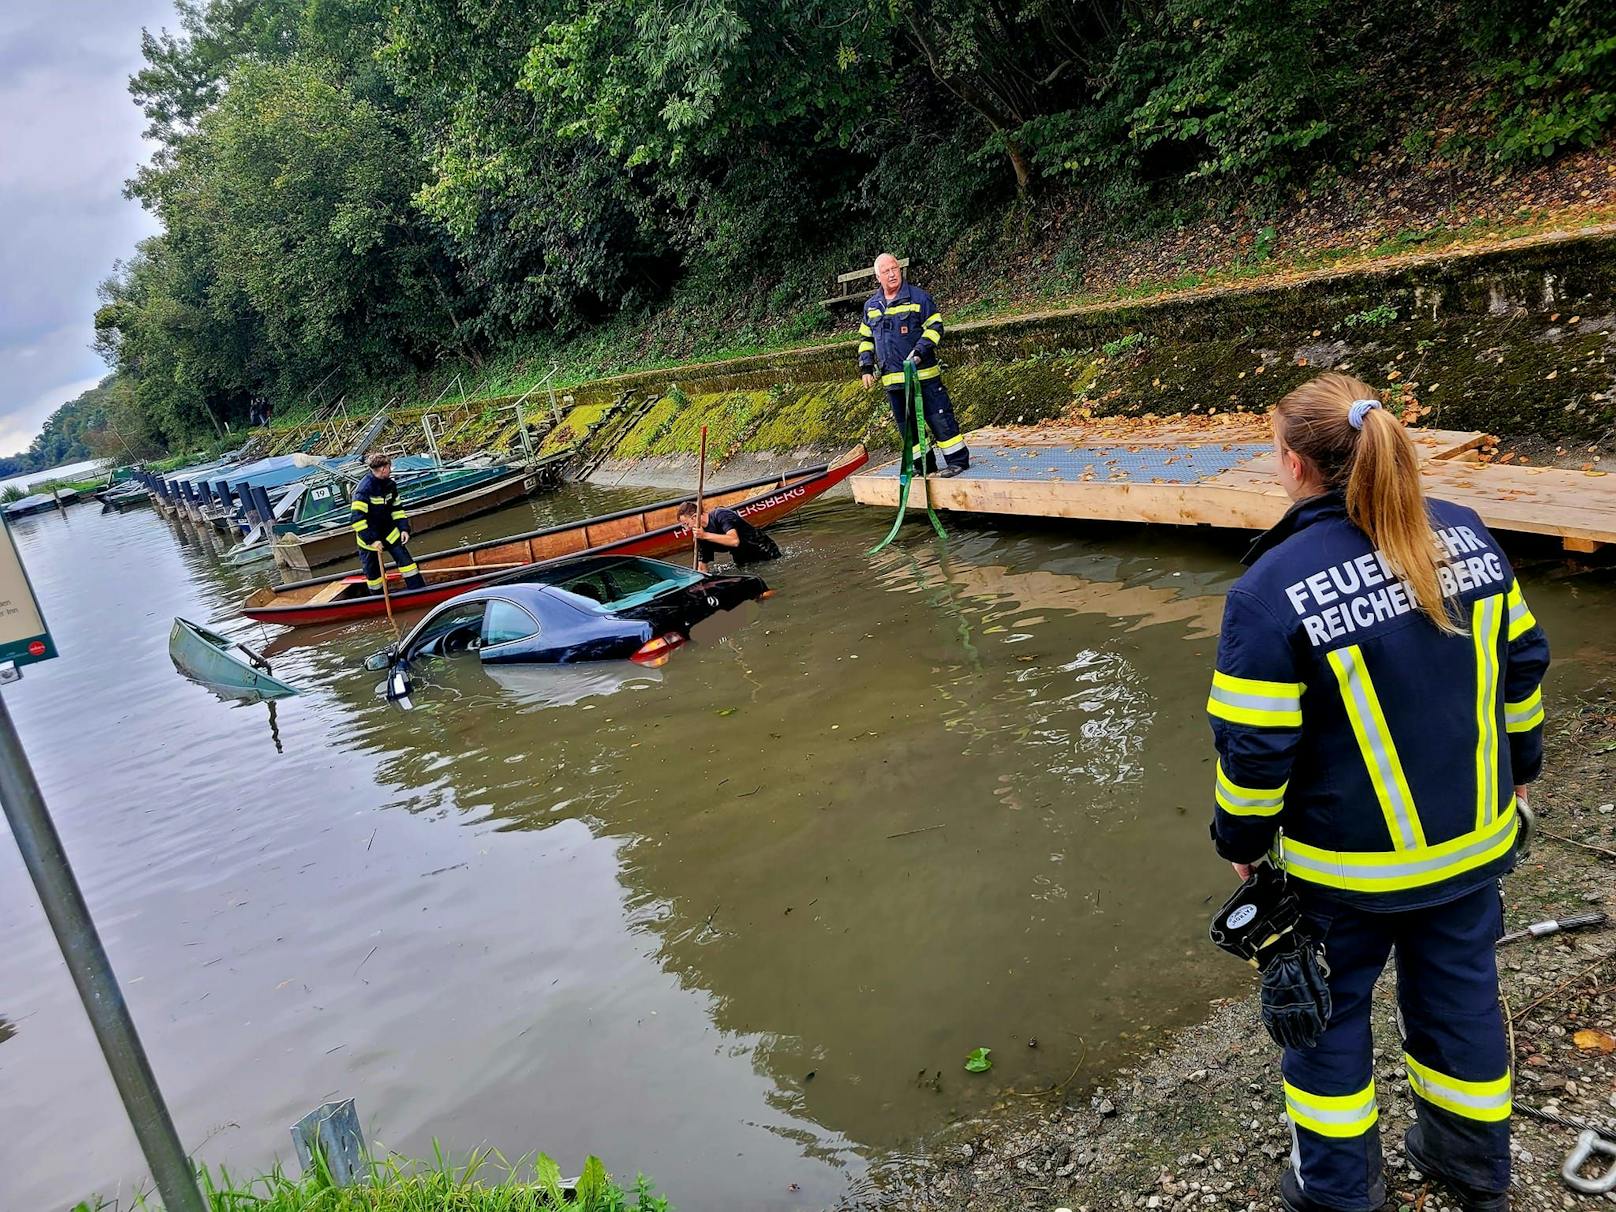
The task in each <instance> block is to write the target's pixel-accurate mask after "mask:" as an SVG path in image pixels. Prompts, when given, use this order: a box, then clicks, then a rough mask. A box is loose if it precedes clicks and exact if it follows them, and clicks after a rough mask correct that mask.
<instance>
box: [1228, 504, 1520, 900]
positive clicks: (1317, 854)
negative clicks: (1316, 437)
mask: <svg viewBox="0 0 1616 1212" xmlns="http://www.w3.org/2000/svg"><path fill="white" fill-rule="evenodd" d="M1429 508H1430V515H1431V521H1432V525H1433V527H1434V528H1435V530H1436V533H1437V538H1438V540H1439V541H1440V544H1441V546H1442V549H1443V553H1444V555H1445V558H1446V563H1445V564H1444V565H1442V566H1441V567H1440V576H1441V580H1442V586H1443V590H1444V592H1445V594H1446V595H1447V597H1448V600H1449V602H1450V604H1451V605H1452V606H1453V607H1454V619H1455V621H1456V622H1458V623H1459V624H1460V625H1461V626H1462V627H1463V628H1464V631H1463V633H1462V634H1459V635H1448V634H1444V633H1443V632H1442V631H1441V630H1439V629H1438V628H1437V627H1436V626H1435V625H1434V624H1433V623H1432V622H1431V621H1430V620H1429V619H1428V618H1427V617H1426V616H1425V615H1424V614H1422V613H1420V612H1419V611H1418V610H1417V609H1416V608H1415V605H1414V595H1413V594H1412V593H1411V592H1410V591H1409V590H1408V589H1407V588H1406V587H1405V586H1404V584H1403V583H1402V582H1401V581H1400V580H1399V579H1398V578H1397V577H1396V576H1395V575H1393V573H1392V571H1391V569H1390V568H1389V567H1388V565H1387V562H1386V560H1385V559H1384V557H1382V556H1381V554H1380V553H1379V552H1377V551H1376V550H1375V549H1374V548H1373V546H1372V545H1371V544H1370V542H1369V539H1368V537H1367V536H1366V535H1365V534H1364V533H1363V531H1361V530H1359V529H1358V528H1357V527H1356V526H1354V525H1353V524H1352V523H1351V521H1349V520H1348V518H1347V510H1346V504H1345V502H1344V500H1343V499H1342V497H1341V496H1340V495H1339V494H1334V493H1331V494H1326V495H1323V496H1318V497H1312V498H1310V499H1308V500H1305V501H1302V502H1300V503H1298V504H1297V505H1295V506H1294V507H1293V508H1292V509H1291V511H1290V512H1289V513H1287V514H1286V515H1285V517H1284V518H1283V519H1282V520H1281V521H1280V523H1279V524H1278V525H1277V526H1275V527H1274V529H1273V530H1271V531H1269V532H1268V533H1267V534H1266V535H1264V536H1263V537H1262V538H1260V539H1259V540H1258V541H1257V543H1256V545H1255V546H1254V547H1253V548H1252V551H1251V553H1250V554H1249V555H1248V556H1247V562H1248V563H1250V564H1251V567H1250V568H1249V569H1248V570H1247V572H1246V573H1245V575H1243V576H1242V577H1241V578H1240V580H1239V581H1238V582H1236V583H1235V585H1234V587H1233V588H1232V589H1231V590H1230V591H1229V596H1228V600H1227V602H1226V604H1225V608H1224V615H1223V631H1222V635H1221V636H1220V638H1219V641H1218V657H1217V669H1216V671H1215V672H1214V673H1213V675H1212V693H1211V697H1210V698H1209V700H1208V702H1207V712H1208V714H1209V715H1210V716H1211V717H1212V734H1213V738H1214V740H1215V741H1216V743H1217V751H1218V765H1217V775H1216V778H1217V786H1216V792H1215V799H1216V808H1215V809H1214V811H1213V821H1212V838H1213V841H1214V843H1215V844H1216V846H1217V850H1218V853H1219V854H1221V855H1222V856H1223V857H1224V858H1226V859H1229V860H1231V861H1233V862H1238V863H1250V862H1254V861H1256V860H1257V859H1259V858H1261V857H1262V856H1263V855H1264V854H1265V853H1272V854H1273V855H1274V856H1275V857H1276V859H1277V860H1278V861H1279V862H1280V863H1281V864H1282V865H1283V866H1284V868H1285V870H1286V872H1287V873H1288V875H1289V876H1290V878H1291V879H1292V880H1293V881H1299V884H1298V891H1302V890H1303V888H1304V886H1311V887H1312V888H1313V889H1314V890H1315V891H1317V892H1319V893H1320V894H1322V895H1325V896H1329V897H1334V898H1337V899H1341V900H1345V901H1349V902H1352V903H1355V904H1358V905H1359V906H1361V907H1364V908H1369V909H1382V910H1393V909H1410V908H1417V907H1421V906H1425V905H1434V904H1441V903H1443V902H1445V901H1448V900H1451V899H1453V898H1455V897H1458V896H1461V895H1463V894H1464V893H1466V892H1469V891H1472V890H1473V889H1475V888H1477V887H1478V886H1480V885H1481V884H1484V883H1486V882H1487V881H1489V880H1491V879H1494V878H1495V877H1497V876H1499V875H1501V874H1503V873H1504V872H1506V871H1508V870H1509V869H1510V867H1511V866H1512V865H1513V863H1514V845H1515V834H1516V828H1517V815H1516V811H1515V795H1514V788H1515V786H1516V785H1517V784H1525V783H1528V782H1531V781H1532V780H1533V779H1535V778H1536V777H1537V775H1538V771H1539V769H1540V768H1541V766H1542V764H1543V698H1542V691H1541V690H1540V689H1539V683H1541V681H1542V679H1543V674H1544V671H1545V670H1546V669H1547V668H1548V664H1549V644H1548V640H1547V639H1546V638H1545V637H1544V635H1543V629H1542V628H1541V627H1539V626H1538V624H1537V620H1536V619H1534V618H1533V617H1532V612H1531V610H1530V609H1529V608H1528V607H1527V605H1526V601H1525V599H1524V598H1522V596H1521V590H1520V586H1519V585H1517V584H1516V582H1515V576H1514V573H1513V572H1512V571H1511V570H1510V566H1509V561H1508V560H1506V559H1505V558H1504V554H1503V552H1502V551H1501V550H1499V547H1498V545H1497V543H1496V541H1495V540H1494V539H1493V537H1492V535H1491V534H1489V533H1488V532H1487V528H1486V527H1485V526H1484V525H1482V522H1481V519H1480V518H1478V517H1477V516H1476V514H1475V512H1474V511H1473V510H1470V509H1467V508H1465V507H1463V506H1461V505H1454V504H1451V503H1450V502H1447V501H1435V500H1433V501H1430V502H1429Z"/></svg>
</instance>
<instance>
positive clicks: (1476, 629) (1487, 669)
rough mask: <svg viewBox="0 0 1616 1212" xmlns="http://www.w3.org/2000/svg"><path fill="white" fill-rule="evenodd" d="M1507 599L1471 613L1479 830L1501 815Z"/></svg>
mask: <svg viewBox="0 0 1616 1212" xmlns="http://www.w3.org/2000/svg"><path fill="white" fill-rule="evenodd" d="M1504 611H1505V605H1504V595H1503V594H1498V593H1495V594H1493V595H1492V596H1490V597H1485V598H1481V599H1479V600H1478V601H1477V602H1476V603H1475V605H1474V606H1472V607H1471V610H1470V635H1471V642H1472V644H1473V645H1474V647H1475V652H1476V828H1477V829H1480V828H1482V827H1483V826H1485V825H1486V824H1487V823H1488V822H1489V821H1491V820H1492V819H1493V818H1494V817H1496V816H1497V815H1498V631H1499V628H1500V626H1501V625H1502V623H1503V618H1504Z"/></svg>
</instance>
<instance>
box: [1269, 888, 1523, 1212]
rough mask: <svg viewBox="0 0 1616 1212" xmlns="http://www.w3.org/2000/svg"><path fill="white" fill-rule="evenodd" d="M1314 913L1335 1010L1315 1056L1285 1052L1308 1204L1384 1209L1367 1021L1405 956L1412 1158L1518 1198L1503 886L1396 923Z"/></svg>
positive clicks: (1294, 1160)
mask: <svg viewBox="0 0 1616 1212" xmlns="http://www.w3.org/2000/svg"><path fill="white" fill-rule="evenodd" d="M1304 905H1305V907H1306V909H1305V916H1306V918H1307V920H1308V921H1309V923H1310V924H1311V925H1312V927H1313V928H1314V930H1315V932H1316V934H1318V935H1319V936H1321V937H1322V939H1323V942H1324V952H1325V957H1326V959H1327V961H1328V963H1329V966H1330V975H1329V978H1328V980H1329V985H1330V996H1331V1000H1332V1010H1331V1014H1330V1022H1329V1025H1328V1026H1327V1027H1326V1029H1325V1032H1324V1034H1323V1035H1322V1036H1321V1037H1320V1039H1319V1042H1318V1044H1317V1045H1316V1046H1314V1047H1312V1048H1287V1049H1286V1050H1285V1056H1284V1060H1283V1062H1282V1065H1281V1068H1282V1070H1283V1073H1284V1077H1285V1111H1286V1115H1287V1116H1288V1117H1289V1119H1290V1122H1291V1141H1292V1148H1291V1165H1292V1167H1293V1169H1294V1170H1295V1173H1296V1177H1297V1180H1298V1183H1299V1185H1300V1187H1301V1190H1302V1194H1303V1196H1304V1197H1305V1198H1306V1199H1307V1200H1308V1201H1309V1202H1310V1203H1315V1204H1318V1205H1321V1206H1322V1207H1324V1208H1329V1209H1340V1210H1341V1212H1370V1210H1371V1209H1379V1208H1380V1206H1381V1205H1382V1203H1383V1202H1384V1201H1385V1198H1386V1186H1385V1182H1384V1180H1383V1179H1382V1177H1381V1147H1380V1129H1379V1127H1378V1126H1377V1122H1378V1120H1379V1111H1378V1109H1377V1104H1376V1100H1375V1080H1374V1068H1373V1066H1374V1061H1373V1055H1372V1044H1371V1040H1370V1029H1369V1009H1370V999H1371V995H1372V993H1373V991H1374V987H1375V981H1376V978H1377V977H1379V975H1380V973H1381V969H1382V968H1384V967H1385V964H1386V960H1387V957H1388V955H1389V954H1390V953H1391V952H1392V951H1393V949H1394V948H1395V951H1396V962H1397V999H1398V1004H1399V1008H1400V1010H1401V1020H1402V1026H1403V1034H1404V1038H1403V1041H1402V1052H1403V1058H1402V1059H1403V1066H1402V1067H1403V1069H1404V1072H1405V1074H1406V1076H1407V1080H1408V1084H1409V1088H1410V1090H1411V1091H1412V1093H1413V1097H1414V1103H1415V1109H1416V1114H1417V1116H1418V1122H1417V1123H1416V1124H1415V1126H1414V1128H1413V1129H1412V1131H1411V1133H1410V1138H1411V1140H1412V1142H1413V1145H1414V1147H1415V1148H1416V1149H1417V1151H1418V1152H1419V1153H1420V1154H1421V1156H1422V1157H1423V1158H1425V1159H1426V1160H1427V1161H1429V1162H1430V1164H1431V1165H1432V1167H1433V1168H1437V1169H1440V1171H1441V1174H1442V1176H1443V1177H1448V1178H1455V1179H1458V1180H1459V1181H1461V1182H1463V1183H1466V1184H1468V1185H1469V1186H1471V1187H1473V1188H1475V1189H1477V1190H1479V1191H1499V1192H1501V1191H1505V1190H1507V1189H1508V1187H1509V1115H1510V1073H1509V1045H1508V1042H1507V1040H1506V1038H1505V1033H1504V1021H1503V1015H1502V1014H1501V1013H1500V1010H1499V1006H1498V966H1497V961H1496V959H1495V957H1494V952H1493V948H1494V945H1495V944H1496V942H1497V940H1498V936H1499V934H1500V933H1501V931H1502V922H1503V913H1502V907H1501V905H1500V902H1499V893H1498V888H1497V885H1496V884H1494V883H1488V884H1486V885H1484V886H1482V887H1480V888H1478V889H1476V890H1475V891H1472V892H1467V893H1465V894H1463V895H1461V896H1460V897H1458V898H1457V899H1455V900H1452V901H1449V902H1447V903H1446V904H1442V905H1433V906H1429V907H1427V908H1423V909H1408V910H1402V911H1398V912H1392V913H1373V912H1369V911H1366V910H1364V909H1361V908H1357V907H1354V906H1349V905H1345V904H1343V903H1342V902H1339V901H1333V900H1325V899H1323V898H1314V897H1308V898H1307V900H1305V901H1304ZM1386 1052H1387V1054H1389V1055H1394V1053H1393V1052H1392V1049H1391V1048H1390V1047H1389V1046H1388V1047H1387V1048H1386Z"/></svg>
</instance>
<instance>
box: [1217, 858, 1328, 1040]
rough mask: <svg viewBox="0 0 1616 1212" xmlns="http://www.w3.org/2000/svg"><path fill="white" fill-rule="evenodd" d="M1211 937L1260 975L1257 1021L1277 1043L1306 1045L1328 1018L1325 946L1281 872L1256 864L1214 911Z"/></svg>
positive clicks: (1265, 865)
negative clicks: (1309, 926)
mask: <svg viewBox="0 0 1616 1212" xmlns="http://www.w3.org/2000/svg"><path fill="white" fill-rule="evenodd" d="M1208 934H1209V935H1210V936H1211V939H1212V941H1213V942H1214V943H1215V944H1217V946H1219V947H1220V948H1222V949H1223V950H1225V951H1227V952H1229V954H1231V955H1235V956H1239V957H1240V958H1241V959H1243V960H1245V961H1246V962H1247V963H1249V964H1251V965H1252V966H1253V967H1255V968H1256V969H1257V970H1258V971H1259V972H1260V973H1261V974H1262V990H1261V995H1260V1001H1261V1006H1262V1023H1263V1027H1264V1028H1265V1029H1266V1030H1267V1032H1268V1034H1269V1035H1270V1036H1272V1037H1273V1040H1274V1042H1275V1043H1276V1044H1279V1045H1280V1046H1281V1047H1285V1048H1311V1047H1312V1046H1313V1045H1314V1044H1316V1043H1318V1040H1319V1036H1320V1035H1321V1034H1323V1032H1324V1028H1325V1026H1326V1025H1327V1024H1328V1023H1329V1021H1330V988H1329V986H1328V985H1327V984H1326V983H1325V978H1326V977H1328V976H1329V975H1330V968H1329V965H1328V964H1327V963H1326V962H1325V958H1324V948H1323V947H1322V946H1321V945H1320V944H1319V943H1318V942H1317V941H1316V940H1314V939H1313V938H1312V937H1311V936H1310V935H1309V934H1308V933H1307V928H1306V925H1305V924H1304V923H1303V921H1302V908H1301V904H1300V902H1298V901H1297V899H1296V895H1295V893H1293V892H1291V891H1290V889H1289V888H1288V887H1287V886H1286V883H1285V873H1284V872H1283V871H1281V870H1280V869H1279V868H1277V867H1273V866H1271V865H1269V864H1267V863H1259V864H1257V866H1256V867H1255V869H1254V870H1253V871H1252V873H1251V877H1250V878H1249V879H1247V880H1246V882H1245V883H1243V884H1241V885H1240V887H1239V888H1237V889H1236V890H1235V893H1234V895H1233V896H1231V897H1230V898H1229V899H1228V901H1227V902H1226V903H1225V904H1224V906H1223V908H1221V909H1219V910H1218V912H1217V916H1216V917H1214V918H1213V919H1212V925H1211V928H1210V929H1209V931H1208Z"/></svg>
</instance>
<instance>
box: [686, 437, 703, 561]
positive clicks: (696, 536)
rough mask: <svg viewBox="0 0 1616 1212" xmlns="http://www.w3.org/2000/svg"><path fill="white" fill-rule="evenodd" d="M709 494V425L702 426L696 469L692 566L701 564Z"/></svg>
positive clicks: (691, 541) (691, 539)
mask: <svg viewBox="0 0 1616 1212" xmlns="http://www.w3.org/2000/svg"><path fill="white" fill-rule="evenodd" d="M706 495H707V427H706V426H705V425H703V426H702V427H701V466H700V467H699V468H698V469H697V471H696V522H695V525H693V526H692V527H691V528H690V566H691V567H692V568H698V567H700V566H701V508H702V498H703V497H704V496H706Z"/></svg>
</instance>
